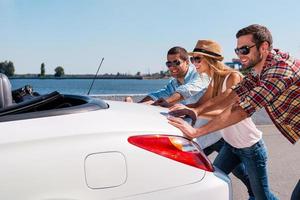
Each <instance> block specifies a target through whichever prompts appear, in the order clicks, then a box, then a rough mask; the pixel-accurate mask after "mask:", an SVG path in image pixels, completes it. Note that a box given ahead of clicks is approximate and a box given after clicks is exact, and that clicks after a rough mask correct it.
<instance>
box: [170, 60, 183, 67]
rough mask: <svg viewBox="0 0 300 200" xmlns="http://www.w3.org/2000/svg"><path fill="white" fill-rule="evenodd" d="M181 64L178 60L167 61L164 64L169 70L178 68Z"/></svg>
mask: <svg viewBox="0 0 300 200" xmlns="http://www.w3.org/2000/svg"><path fill="white" fill-rule="evenodd" d="M180 64H181V62H180V60H174V61H172V62H171V61H167V62H166V66H167V67H168V68H170V67H172V66H173V67H178V66H179V65H180Z"/></svg>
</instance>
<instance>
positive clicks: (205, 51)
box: [188, 40, 223, 61]
mask: <svg viewBox="0 0 300 200" xmlns="http://www.w3.org/2000/svg"><path fill="white" fill-rule="evenodd" d="M188 54H189V55H190V56H196V55H204V56H208V57H211V58H214V59H216V60H219V61H222V60H223V56H222V50H221V46H220V45H219V44H218V43H216V42H215V41H212V40H198V42H197V44H196V47H195V48H194V50H193V52H190V53H188Z"/></svg>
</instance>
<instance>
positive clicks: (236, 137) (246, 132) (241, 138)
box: [221, 74, 262, 148]
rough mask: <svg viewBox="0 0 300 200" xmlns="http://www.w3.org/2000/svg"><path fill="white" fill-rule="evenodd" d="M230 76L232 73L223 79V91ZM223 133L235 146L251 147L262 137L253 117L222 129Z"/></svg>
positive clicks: (226, 139) (227, 140) (229, 142)
mask: <svg viewBox="0 0 300 200" xmlns="http://www.w3.org/2000/svg"><path fill="white" fill-rule="evenodd" d="M229 76H230V74H228V75H227V76H226V77H225V79H224V81H223V85H222V92H224V91H225V90H226V82H227V79H228V77H229ZM221 134H222V136H223V138H224V140H225V141H226V142H227V143H228V144H230V145H231V146H233V147H235V148H246V147H250V146H252V145H253V144H255V143H257V142H258V141H259V140H260V139H261V138H262V132H261V131H260V130H258V129H257V128H256V126H255V124H254V123H253V121H252V119H251V117H248V118H246V119H244V120H243V121H240V122H239V123H237V124H234V125H232V126H229V127H227V128H224V129H222V130H221Z"/></svg>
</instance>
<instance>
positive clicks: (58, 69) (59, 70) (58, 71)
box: [54, 66, 65, 77]
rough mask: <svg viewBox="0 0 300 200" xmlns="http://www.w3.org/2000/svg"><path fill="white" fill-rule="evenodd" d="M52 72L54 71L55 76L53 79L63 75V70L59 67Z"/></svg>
mask: <svg viewBox="0 0 300 200" xmlns="http://www.w3.org/2000/svg"><path fill="white" fill-rule="evenodd" d="M54 71H55V74H54V76H55V77H61V76H63V75H65V70H64V68H63V67H61V66H58V67H56V68H55V70H54Z"/></svg>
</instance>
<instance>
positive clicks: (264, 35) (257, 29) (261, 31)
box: [236, 24, 273, 50]
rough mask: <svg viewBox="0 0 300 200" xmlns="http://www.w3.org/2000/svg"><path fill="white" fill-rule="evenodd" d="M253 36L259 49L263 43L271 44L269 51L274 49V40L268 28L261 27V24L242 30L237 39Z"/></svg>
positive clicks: (237, 34)
mask: <svg viewBox="0 0 300 200" xmlns="http://www.w3.org/2000/svg"><path fill="white" fill-rule="evenodd" d="M249 34H251V35H252V36H253V42H254V43H255V45H256V48H257V49H258V48H259V47H260V45H261V44H262V43H263V42H268V43H269V50H272V49H273V39H272V34H271V32H270V31H269V30H268V29H267V27H265V26H262V25H259V24H252V25H250V26H247V27H245V28H242V29H240V30H239V31H238V32H237V33H236V38H237V39H238V38H239V37H241V36H244V35H249Z"/></svg>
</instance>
